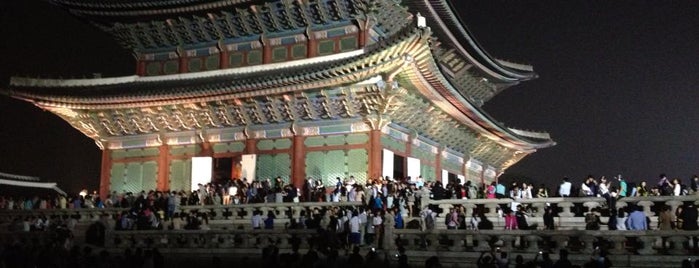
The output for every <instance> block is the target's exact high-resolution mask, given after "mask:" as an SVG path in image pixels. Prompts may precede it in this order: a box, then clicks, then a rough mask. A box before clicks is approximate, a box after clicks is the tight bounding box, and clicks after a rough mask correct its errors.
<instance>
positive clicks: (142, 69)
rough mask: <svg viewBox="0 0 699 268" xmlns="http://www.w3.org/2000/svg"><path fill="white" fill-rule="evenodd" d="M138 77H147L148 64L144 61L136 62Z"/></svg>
mask: <svg viewBox="0 0 699 268" xmlns="http://www.w3.org/2000/svg"><path fill="white" fill-rule="evenodd" d="M136 75H138V76H145V75H146V62H145V61H144V60H140V59H137V60H136Z"/></svg>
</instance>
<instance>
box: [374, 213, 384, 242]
mask: <svg viewBox="0 0 699 268" xmlns="http://www.w3.org/2000/svg"><path fill="white" fill-rule="evenodd" d="M382 216H383V215H381V214H380V213H379V212H378V211H376V212H374V217H373V218H372V225H373V226H374V241H373V242H374V244H375V245H378V244H379V241H381V234H382V233H383V232H382V224H383V218H382Z"/></svg>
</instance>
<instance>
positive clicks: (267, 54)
mask: <svg viewBox="0 0 699 268" xmlns="http://www.w3.org/2000/svg"><path fill="white" fill-rule="evenodd" d="M261 40H262V63H264V64H267V63H271V62H272V44H270V42H269V39H267V37H264V36H263V37H262V39H261Z"/></svg>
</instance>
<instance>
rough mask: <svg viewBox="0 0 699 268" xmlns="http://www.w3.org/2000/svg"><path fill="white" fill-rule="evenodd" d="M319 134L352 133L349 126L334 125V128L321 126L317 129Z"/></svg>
mask: <svg viewBox="0 0 699 268" xmlns="http://www.w3.org/2000/svg"><path fill="white" fill-rule="evenodd" d="M319 131H320V134H324V135H325V134H329V135H332V134H337V133H347V132H350V131H352V127H351V126H350V125H335V126H322V127H319Z"/></svg>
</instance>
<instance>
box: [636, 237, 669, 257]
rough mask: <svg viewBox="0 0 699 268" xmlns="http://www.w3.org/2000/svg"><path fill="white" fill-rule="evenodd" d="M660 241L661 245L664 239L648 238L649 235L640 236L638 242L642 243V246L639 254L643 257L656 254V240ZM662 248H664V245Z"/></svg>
mask: <svg viewBox="0 0 699 268" xmlns="http://www.w3.org/2000/svg"><path fill="white" fill-rule="evenodd" d="M658 239H660V243H661V244H663V242H662V241H663V239H662V238H661V237H656V236H648V235H643V236H639V237H638V240H639V241H640V242H641V245H640V246H639V248H638V253H639V254H641V255H651V254H655V253H656V252H655V249H654V248H653V246H654V244H655V242H656V240H658ZM661 247H664V245H662V246H661Z"/></svg>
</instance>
